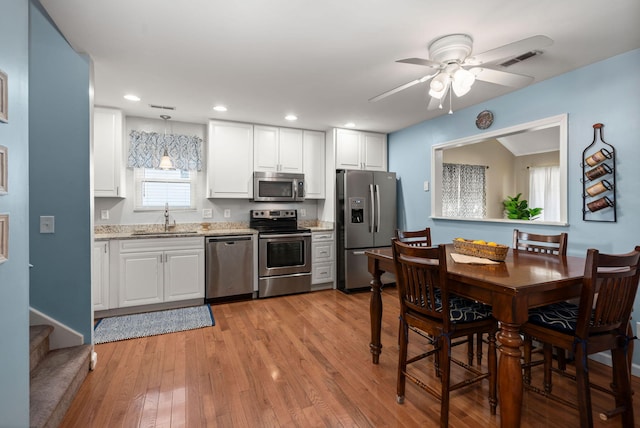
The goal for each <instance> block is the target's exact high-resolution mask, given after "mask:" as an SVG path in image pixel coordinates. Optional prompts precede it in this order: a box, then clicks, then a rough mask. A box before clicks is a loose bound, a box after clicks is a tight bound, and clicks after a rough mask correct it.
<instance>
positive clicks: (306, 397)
mask: <svg viewBox="0 0 640 428" xmlns="http://www.w3.org/2000/svg"><path fill="white" fill-rule="evenodd" d="M383 300H384V314H383V324H382V343H383V346H384V348H383V351H382V355H381V357H380V364H379V365H373V364H372V363H371V355H370V353H369V339H370V324H369V293H366V292H365V293H354V294H348V295H347V294H343V293H341V292H339V291H335V290H326V291H319V292H314V293H309V294H302V295H295V296H285V297H275V298H269V299H261V300H254V301H246V302H235V303H225V304H219V305H214V306H212V308H213V314H214V317H215V321H216V325H215V326H213V327H208V328H203V329H199V330H191V331H187V332H182V333H173V334H166V335H162V336H155V337H149V338H143V339H134V340H125V341H122V342H116V343H107V344H102V345H97V346H96V352H97V353H98V364H97V367H96V369H95V371H93V372H91V373H89V375H88V377H87V379H86V380H85V382H84V384H83V385H82V387H81V388H80V391H79V393H78V395H77V396H76V398H75V400H74V402H73V403H72V405H71V408H70V409H69V411H68V413H67V415H66V417H65V419H64V421H63V423H62V425H61V426H62V427H82V428H86V427H109V428H112V427H138V426H140V427H170V426H171V427H281V426H287V427H431V426H437V425H438V421H439V416H438V415H439V402H438V401H437V400H436V399H434V398H433V397H431V396H430V395H429V394H427V393H425V392H424V391H422V390H420V389H418V388H417V387H415V386H414V385H413V384H411V383H410V382H407V391H406V399H405V403H404V404H402V405H400V404H397V403H396V394H395V391H396V364H397V356H398V350H397V345H396V343H397V332H398V301H397V297H396V293H395V288H388V289H385V290H384V291H383ZM410 340H412V345H411V346H415V344H417V343H419V342H420V340H419V339H416V338H415V335H412V337H411V338H410ZM461 348H465V347H464V346H463V347H457V348H456V349H455V352H456V353H460V357H461V358H462V357H464V352H466V350H465V349H461ZM410 349H411V348H410ZM483 363H486V358H484V360H483ZM454 370H455V369H454ZM608 370H609V368H608V367H606V366H604V365H601V364H598V363H593V364H591V371H590V374H591V380H592V381H598V382H600V383H602V384H607V383H608V381H607V380H606V378H605V377H603V375H608ZM457 372H458V371H456V373H457ZM537 372H539V369H537V370H534V373H537ZM459 375H463V374H462V373H459ZM537 380H539V379H537ZM554 382H555V383H554V391H556V392H557V393H563V394H564V395H566V396H567V397H571V398H575V393H574V392H573V391H574V390H573V388H574V387H573V385H572V384H570V383H569V382H568V381H563V380H561V379H559V380H557V381H556V377H554ZM633 387H634V390H636V391H638V390H639V388H640V380H639V379H638V378H633ZM487 394H488V384H487V382H486V381H484V382H482V383H481V384H479V385H474V386H471V387H469V388H466V389H462V390H459V391H456V392H454V393H452V398H451V410H450V417H449V421H450V426H451V427H452V428H456V427H460V428H461V427H473V428H477V427H497V426H499V416H492V415H490V413H489V404H488V399H487ZM639 400H640V399H639V398H638V397H637V396H636V400H635V402H634V412H635V418H636V426H640V406H639V405H638V401H639ZM593 405H594V408H595V409H596V411H597V410H599V409H603V408H611V407H613V402H612V400H611V398H609V397H608V396H606V395H603V394H602V393H599V392H593ZM499 414H500V405H499V404H498V415H499ZM594 418H595V419H596V420H595V424H596V426H597V427H619V426H620V421H619V420H618V419H613V420H611V421H608V422H602V421H600V420H598V416H597V413H595V414H594ZM522 426H523V427H543V426H544V427H558V428H566V427H576V426H578V417H577V411H575V410H573V409H570V408H567V407H564V406H561V405H558V404H556V403H553V402H550V400H547V399H545V398H543V397H540V396H538V395H535V394H533V393H527V392H525V393H524V404H523V424H522Z"/></svg>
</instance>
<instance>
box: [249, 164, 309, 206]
mask: <svg viewBox="0 0 640 428" xmlns="http://www.w3.org/2000/svg"><path fill="white" fill-rule="evenodd" d="M253 200H254V201H256V202H299V201H304V174H291V173H286V172H260V171H255V172H254V173H253Z"/></svg>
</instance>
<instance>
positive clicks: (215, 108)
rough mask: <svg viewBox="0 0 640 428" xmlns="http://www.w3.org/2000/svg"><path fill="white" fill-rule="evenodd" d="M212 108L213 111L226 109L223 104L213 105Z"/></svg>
mask: <svg viewBox="0 0 640 428" xmlns="http://www.w3.org/2000/svg"><path fill="white" fill-rule="evenodd" d="M213 109H214V110H215V111H227V108H226V107H225V106H222V105H218V106H215V107H214V108H213Z"/></svg>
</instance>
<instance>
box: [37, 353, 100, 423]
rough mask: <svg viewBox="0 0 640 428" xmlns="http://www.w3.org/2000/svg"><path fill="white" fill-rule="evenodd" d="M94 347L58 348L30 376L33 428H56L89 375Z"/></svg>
mask: <svg viewBox="0 0 640 428" xmlns="http://www.w3.org/2000/svg"><path fill="white" fill-rule="evenodd" d="M90 360H91V345H81V346H73V347H70V348H62V349H56V350H53V351H51V352H49V353H48V354H47V356H46V357H45V358H44V359H43V360H42V361H41V362H40V364H38V366H37V367H36V368H35V369H34V370H33V372H32V373H31V391H30V420H31V421H30V426H31V427H57V426H58V425H60V422H61V421H62V418H64V415H65V413H66V412H67V410H68V409H69V406H70V405H71V402H72V401H73V398H74V397H75V395H76V393H77V391H78V389H79V388H80V385H82V382H83V381H84V378H85V377H86V376H87V374H88V373H89V364H90Z"/></svg>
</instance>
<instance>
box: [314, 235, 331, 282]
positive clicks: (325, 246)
mask: <svg viewBox="0 0 640 428" xmlns="http://www.w3.org/2000/svg"><path fill="white" fill-rule="evenodd" d="M311 260H312V264H311V288H312V289H313V290H321V289H324V288H333V283H334V281H335V277H336V275H335V266H336V257H335V243H334V233H333V231H327V232H312V233H311Z"/></svg>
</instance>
